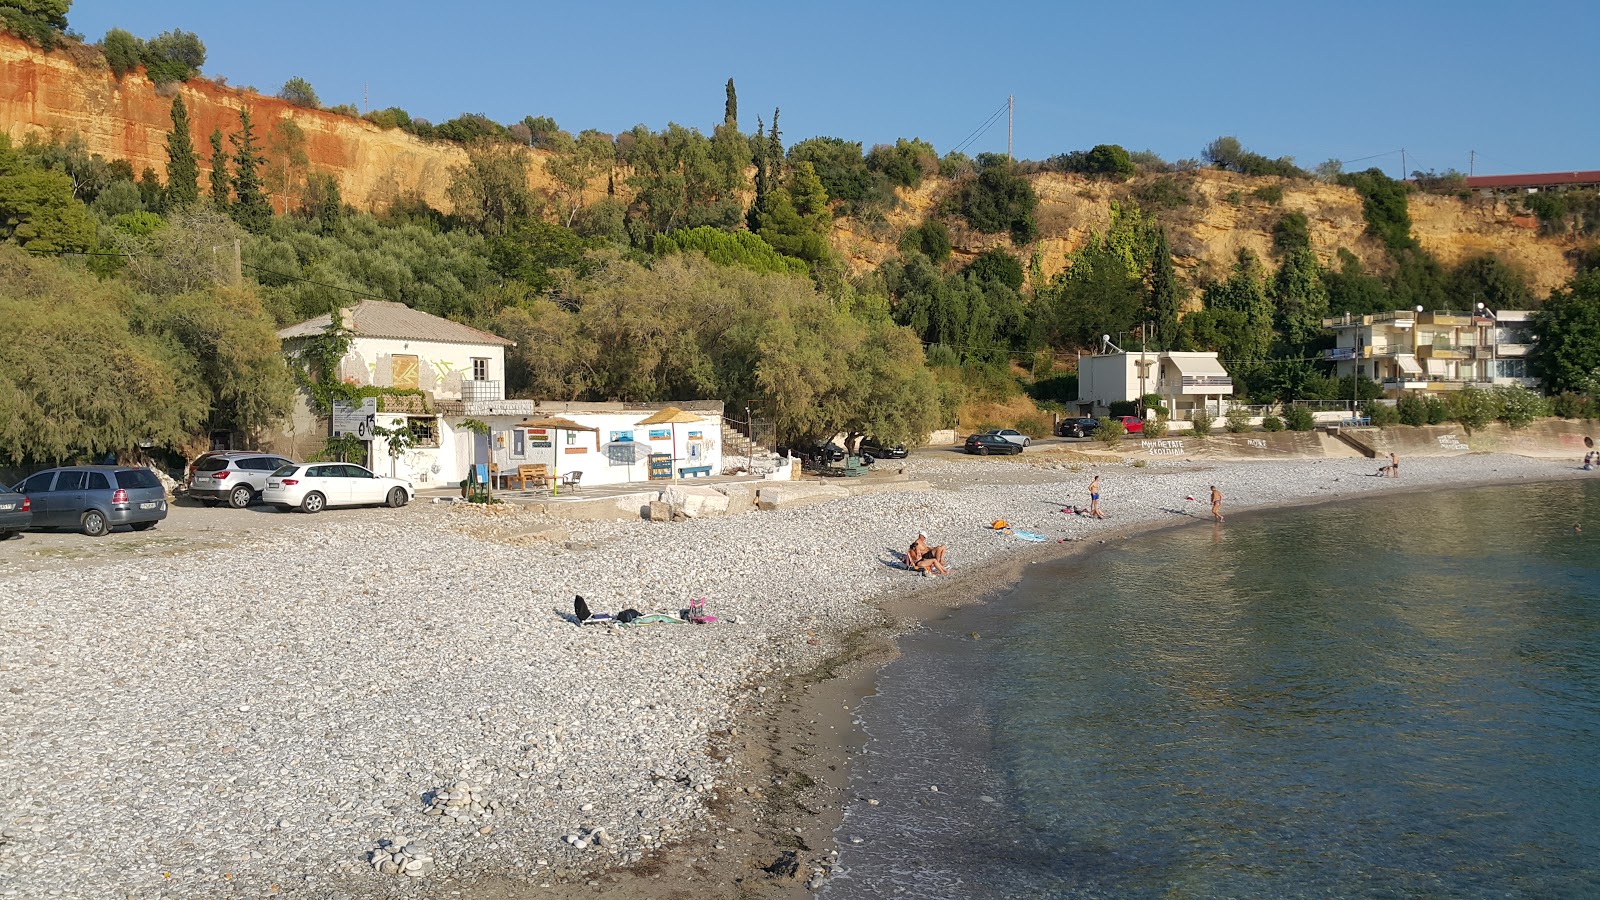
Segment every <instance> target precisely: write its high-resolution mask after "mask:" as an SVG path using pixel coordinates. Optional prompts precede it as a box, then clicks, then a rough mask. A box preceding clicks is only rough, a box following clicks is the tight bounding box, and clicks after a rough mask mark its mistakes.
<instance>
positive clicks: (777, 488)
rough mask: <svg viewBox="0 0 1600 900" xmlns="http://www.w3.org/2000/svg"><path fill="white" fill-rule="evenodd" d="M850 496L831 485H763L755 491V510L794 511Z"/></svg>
mask: <svg viewBox="0 0 1600 900" xmlns="http://www.w3.org/2000/svg"><path fill="white" fill-rule="evenodd" d="M849 496H850V491H849V490H847V489H845V488H843V487H839V486H836V485H832V484H813V483H808V482H797V483H793V484H776V483H774V484H763V485H761V487H760V488H759V489H758V490H757V491H756V508H757V509H760V510H763V511H767V512H770V511H772V510H779V509H795V508H797V507H801V506H813V505H815V504H818V503H831V502H833V501H835V500H843V499H844V498H846V497H849Z"/></svg>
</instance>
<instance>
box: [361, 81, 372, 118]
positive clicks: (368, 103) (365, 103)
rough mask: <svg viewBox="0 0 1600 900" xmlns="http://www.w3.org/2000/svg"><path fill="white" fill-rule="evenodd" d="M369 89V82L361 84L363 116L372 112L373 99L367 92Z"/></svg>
mask: <svg viewBox="0 0 1600 900" xmlns="http://www.w3.org/2000/svg"><path fill="white" fill-rule="evenodd" d="M368 87H369V85H368V83H367V82H365V81H363V82H361V113H362V115H365V114H367V113H368V112H371V111H372V100H371V97H370V96H369V92H368V90H367V88H368Z"/></svg>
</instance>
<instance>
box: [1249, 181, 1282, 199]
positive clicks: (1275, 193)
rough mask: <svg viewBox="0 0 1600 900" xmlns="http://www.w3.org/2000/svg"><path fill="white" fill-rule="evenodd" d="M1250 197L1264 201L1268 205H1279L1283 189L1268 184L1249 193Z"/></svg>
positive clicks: (1279, 186)
mask: <svg viewBox="0 0 1600 900" xmlns="http://www.w3.org/2000/svg"><path fill="white" fill-rule="evenodd" d="M1250 196H1252V197H1254V198H1256V199H1257V200H1265V201H1266V202H1268V203H1279V202H1281V201H1282V200H1283V187H1282V186H1281V185H1276V184H1269V185H1266V186H1265V187H1258V188H1256V189H1255V190H1253V191H1251V192H1250Z"/></svg>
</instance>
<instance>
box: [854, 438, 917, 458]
mask: <svg viewBox="0 0 1600 900" xmlns="http://www.w3.org/2000/svg"><path fill="white" fill-rule="evenodd" d="M861 455H862V456H865V457H871V458H872V459H905V458H906V445H905V444H885V443H883V442H882V441H878V440H874V439H873V438H867V439H866V440H864V441H862V442H861Z"/></svg>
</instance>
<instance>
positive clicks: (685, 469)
mask: <svg viewBox="0 0 1600 900" xmlns="http://www.w3.org/2000/svg"><path fill="white" fill-rule="evenodd" d="M710 474H711V467H710V466H681V467H679V469H678V477H679V478H689V477H691V476H700V475H710Z"/></svg>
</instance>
